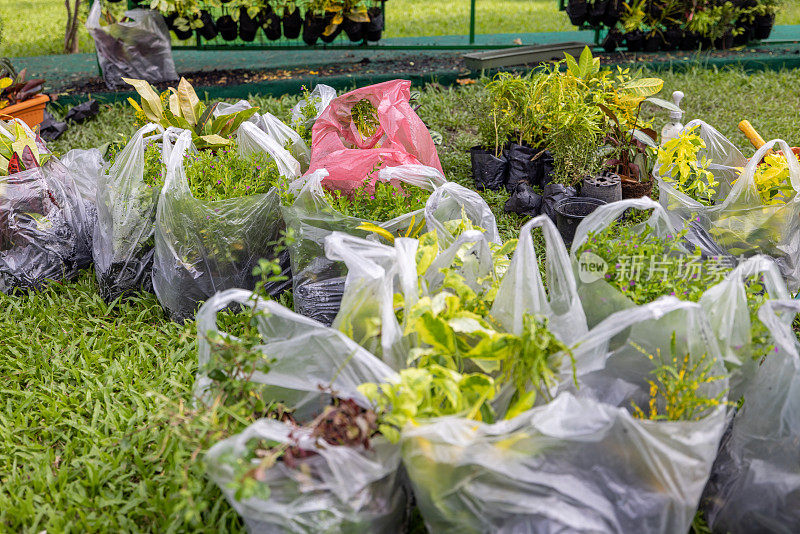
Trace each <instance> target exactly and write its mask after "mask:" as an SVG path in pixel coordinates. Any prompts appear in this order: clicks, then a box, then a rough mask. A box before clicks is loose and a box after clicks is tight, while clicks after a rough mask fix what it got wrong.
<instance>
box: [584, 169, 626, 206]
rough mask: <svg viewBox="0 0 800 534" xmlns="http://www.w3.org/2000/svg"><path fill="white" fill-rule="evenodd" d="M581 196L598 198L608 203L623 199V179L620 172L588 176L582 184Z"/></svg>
mask: <svg viewBox="0 0 800 534" xmlns="http://www.w3.org/2000/svg"><path fill="white" fill-rule="evenodd" d="M581 196H584V197H587V198H596V199H598V200H602V201H603V202H605V203H607V204H608V203H611V202H616V201H618V200H622V180H621V179H620V177H619V174H615V173H612V172H604V173H603V174H600V175H598V176H587V177H586V178H584V179H583V183H582V184H581Z"/></svg>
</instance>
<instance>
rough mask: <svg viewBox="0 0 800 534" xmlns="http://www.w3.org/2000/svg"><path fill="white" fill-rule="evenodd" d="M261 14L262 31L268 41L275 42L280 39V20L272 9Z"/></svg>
mask: <svg viewBox="0 0 800 534" xmlns="http://www.w3.org/2000/svg"><path fill="white" fill-rule="evenodd" d="M296 11H297V10H296V9H295V12H296ZM261 13H262V15H261V27H262V28H263V29H264V34H265V35H266V36H267V39H269V40H270V41H277V40H278V39H280V38H281V19H280V18H279V17H278V14H277V13H275V12H274V11H273V10H272V9H270V10H268V11H262V12H261ZM301 24H302V21H301Z"/></svg>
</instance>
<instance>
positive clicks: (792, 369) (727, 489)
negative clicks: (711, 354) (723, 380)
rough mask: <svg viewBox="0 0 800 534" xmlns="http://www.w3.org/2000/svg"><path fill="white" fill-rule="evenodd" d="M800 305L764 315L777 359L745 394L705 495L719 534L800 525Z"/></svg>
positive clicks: (772, 306) (770, 308) (766, 308)
mask: <svg viewBox="0 0 800 534" xmlns="http://www.w3.org/2000/svg"><path fill="white" fill-rule="evenodd" d="M798 312H800V302H798V301H796V300H794V301H768V302H766V303H765V304H764V305H762V307H761V309H760V310H759V313H758V315H759V318H760V319H761V321H762V322H763V323H764V324H765V325H767V328H768V329H769V331H770V334H771V338H772V341H773V342H774V344H775V349H774V352H772V353H770V354H769V355H767V357H766V358H765V359H764V362H763V363H762V364H761V366H760V367H759V368H758V370H757V372H756V376H755V379H754V380H753V381H752V383H750V384H749V386H748V388H747V389H746V390H745V394H744V396H745V401H744V405H743V406H742V408H741V409H740V410H739V411H738V413H737V414H736V416H735V417H734V419H733V427H732V429H731V432H730V433H729V434H727V435H726V437H725V438H724V439H723V444H722V447H721V449H720V454H719V457H718V458H717V462H716V463H715V465H714V470H713V473H712V476H711V481H710V482H709V485H708V488H707V490H706V494H705V496H704V499H703V501H704V507H705V512H706V519H707V521H708V524H709V526H711V527H712V528H713V529H714V532H730V533H732V534H738V533H750V532H772V533H785V534H790V533H793V532H796V531H797V525H798V524H800V476H798V466H800V447H799V446H798V442H800V396H798V395H797V391H798V387H800V353H799V352H798V351H799V350H800V347H798V341H797V338H796V336H795V334H794V332H793V331H792V327H791V322H792V319H793V318H794V317H795V315H796V314H797V313H798Z"/></svg>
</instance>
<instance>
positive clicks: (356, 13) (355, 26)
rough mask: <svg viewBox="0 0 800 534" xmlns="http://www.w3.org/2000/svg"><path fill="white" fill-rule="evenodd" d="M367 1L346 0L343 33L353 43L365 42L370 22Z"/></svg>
mask: <svg viewBox="0 0 800 534" xmlns="http://www.w3.org/2000/svg"><path fill="white" fill-rule="evenodd" d="M367 5H368V4H367V0H345V3H344V19H343V20H342V31H344V33H345V34H346V35H347V38H348V39H349V40H350V41H353V42H359V41H363V40H364V38H365V33H366V31H367V27H368V25H369V22H370V18H369V14H368V8H367Z"/></svg>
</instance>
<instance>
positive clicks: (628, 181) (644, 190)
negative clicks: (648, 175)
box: [620, 176, 653, 199]
mask: <svg viewBox="0 0 800 534" xmlns="http://www.w3.org/2000/svg"><path fill="white" fill-rule="evenodd" d="M620 179H621V181H622V198H623V199H626V198H642V197H649V196H650V193H652V192H653V182H652V180H651V181H647V182H640V181H638V180H634V179H633V178H630V177H628V176H620Z"/></svg>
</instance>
